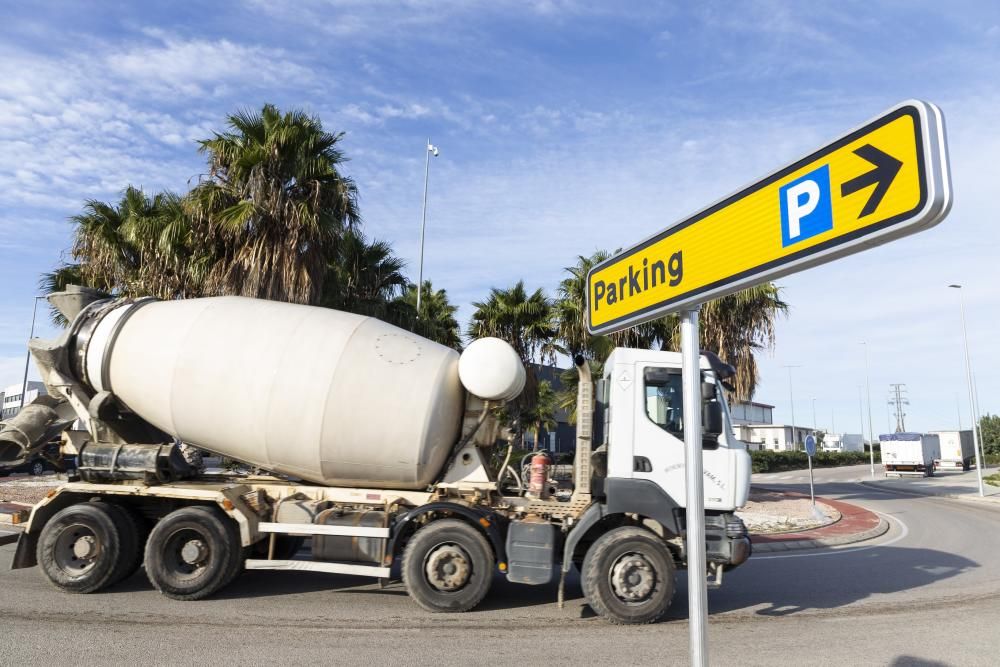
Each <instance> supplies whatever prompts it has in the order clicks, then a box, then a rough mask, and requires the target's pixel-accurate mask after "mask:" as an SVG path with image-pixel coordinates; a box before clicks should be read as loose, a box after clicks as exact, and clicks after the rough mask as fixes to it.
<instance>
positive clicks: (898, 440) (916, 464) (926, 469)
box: [878, 433, 941, 477]
mask: <svg viewBox="0 0 1000 667" xmlns="http://www.w3.org/2000/svg"><path fill="white" fill-rule="evenodd" d="M878 442H879V447H880V448H881V450H882V465H884V466H885V474H886V475H887V476H889V475H895V476H900V475H920V476H921V477H928V476H930V475H933V474H934V461H936V460H937V459H939V458H941V445H940V443H939V439H938V436H937V435H935V434H933V433H885V434H883V435H880V436H879V437H878Z"/></svg>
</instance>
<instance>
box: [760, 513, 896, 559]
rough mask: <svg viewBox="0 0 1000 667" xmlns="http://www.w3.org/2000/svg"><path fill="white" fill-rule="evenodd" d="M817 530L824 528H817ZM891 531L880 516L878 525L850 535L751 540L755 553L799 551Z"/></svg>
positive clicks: (859, 539)
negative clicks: (764, 540) (765, 540)
mask: <svg viewBox="0 0 1000 667" xmlns="http://www.w3.org/2000/svg"><path fill="white" fill-rule="evenodd" d="M816 530H822V529H821V528H817V529H816ZM887 532H889V522H888V521H886V520H885V519H883V518H882V517H879V519H878V525H877V526H875V527H874V528H871V529H869V530H866V531H863V532H860V533H852V534H850V535H831V536H830V537H820V536H817V537H814V538H810V539H799V540H783V541H775V542H756V541H754V538H753V536H752V535H751V536H750V541H751V542H752V543H753V550H754V553H774V552H780V551H798V550H800V549H819V548H821V547H835V546H840V545H843V544H854V543H855V542H864V541H865V540H870V539H873V538H876V537H881V536H882V535H885V534H886V533H887Z"/></svg>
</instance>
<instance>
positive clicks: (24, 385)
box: [17, 296, 45, 412]
mask: <svg viewBox="0 0 1000 667" xmlns="http://www.w3.org/2000/svg"><path fill="white" fill-rule="evenodd" d="M44 298H45V297H41V296H36V297H35V303H34V304H32V306H31V333H30V334H28V340H29V341H30V340H31V339H32V338H34V337H35V313H37V312H38V300H39V299H44ZM30 362H31V350H28V354H27V356H26V357H25V358H24V381H23V382H22V383H21V407H19V408H18V409H17V411H18V412H20V411H21V410H23V409H24V399H25V398H26V397H27V395H28V364H29V363H30Z"/></svg>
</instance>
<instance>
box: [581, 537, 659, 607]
mask: <svg viewBox="0 0 1000 667" xmlns="http://www.w3.org/2000/svg"><path fill="white" fill-rule="evenodd" d="M581 584H582V587H583V594H584V596H585V597H586V598H587V602H588V603H589V604H590V607H591V608H592V609H593V610H594V611H595V612H597V613H598V614H599V615H601V616H603V617H604V618H606V619H607V620H609V621H611V622H612V623H616V624H621V625H630V624H639V623H653V622H654V621H657V620H659V619H660V617H662V616H663V614H664V613H665V612H666V611H667V608H668V607H670V602H671V600H672V599H673V597H674V559H673V557H672V556H671V554H670V551H669V550H668V549H667V546H666V545H665V544H664V543H663V542H662V540H660V538H659V537H657V536H656V535H654V534H653V533H651V532H649V531H648V530H644V529H642V528H635V527H632V526H623V527H621V528H615V529H614V530H610V531H608V532H607V533H605V534H604V535H602V536H601V537H599V538H598V539H597V541H595V542H594V545H593V546H592V547H591V548H590V550H589V551H587V556H586V558H585V559H584V561H583V573H582V577H581Z"/></svg>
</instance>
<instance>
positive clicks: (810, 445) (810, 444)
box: [805, 433, 816, 456]
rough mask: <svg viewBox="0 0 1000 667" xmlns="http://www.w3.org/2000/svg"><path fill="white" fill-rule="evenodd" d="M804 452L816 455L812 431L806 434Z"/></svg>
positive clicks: (814, 438) (814, 437)
mask: <svg viewBox="0 0 1000 667" xmlns="http://www.w3.org/2000/svg"><path fill="white" fill-rule="evenodd" d="M805 444H806V454H808V455H809V456H816V436H814V435H813V434H812V433H810V434H809V435H807V436H806V442H805Z"/></svg>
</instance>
